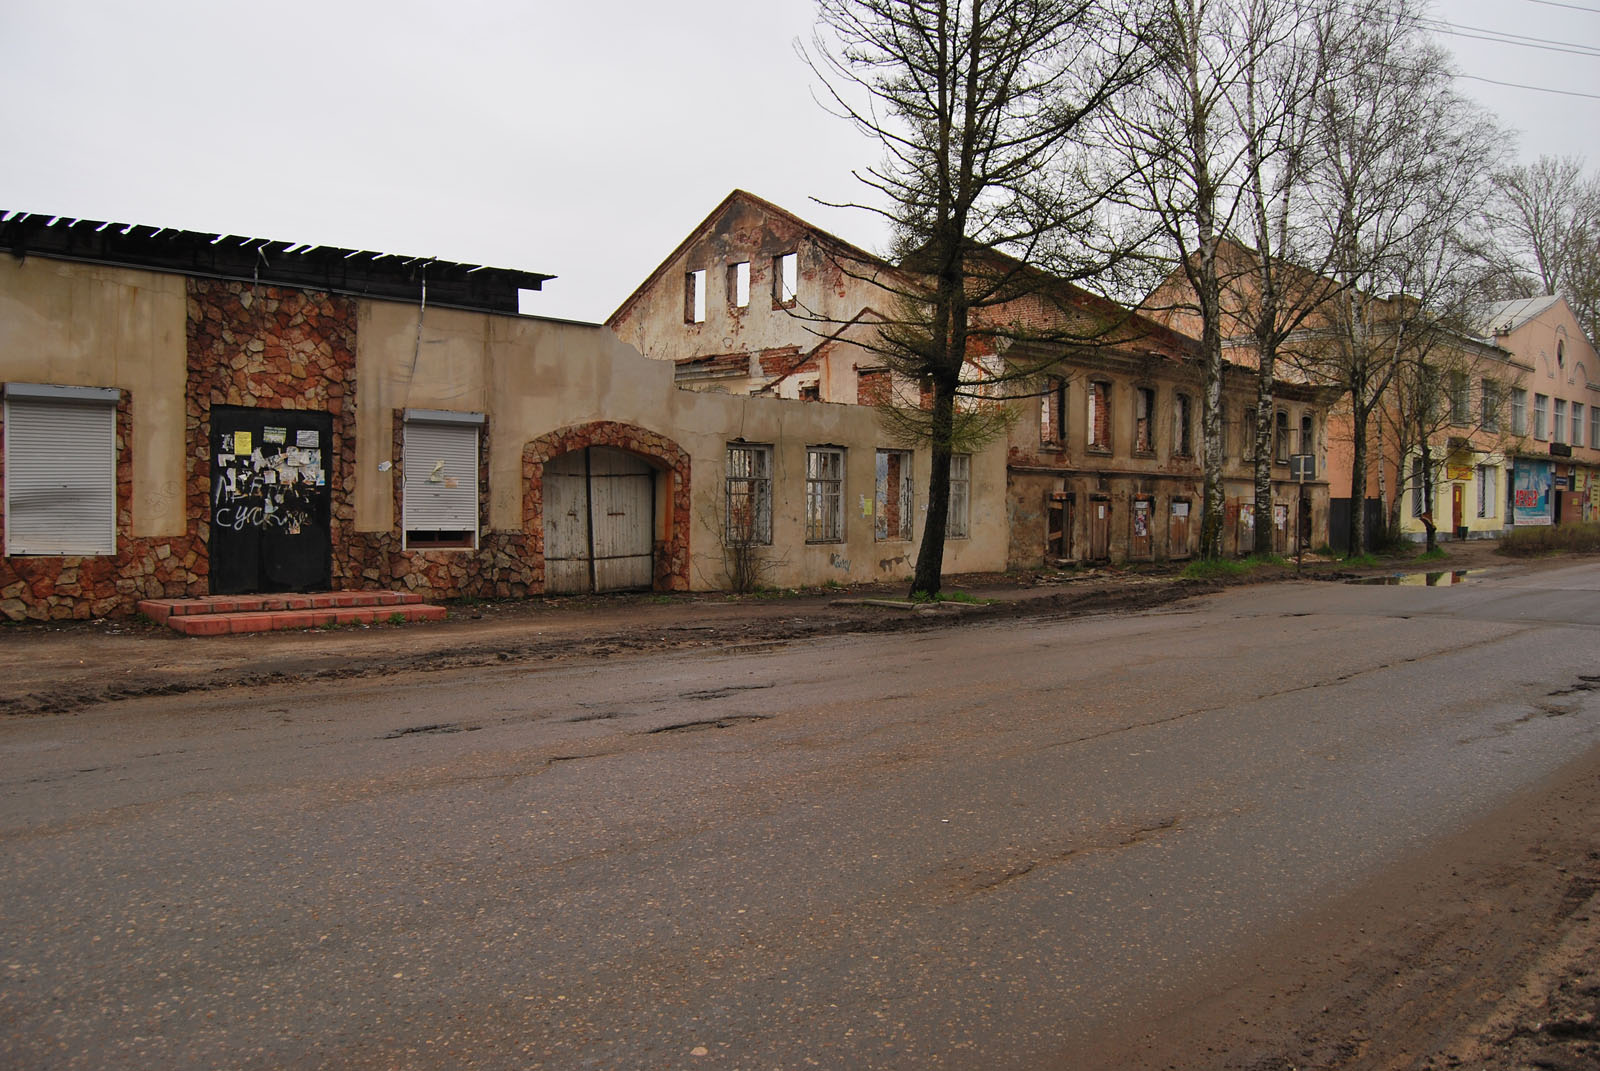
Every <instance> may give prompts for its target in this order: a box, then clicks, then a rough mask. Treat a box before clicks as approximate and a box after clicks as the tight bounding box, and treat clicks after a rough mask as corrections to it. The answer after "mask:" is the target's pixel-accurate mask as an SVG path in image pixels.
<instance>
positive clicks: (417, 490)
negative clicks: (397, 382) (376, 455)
mask: <svg viewBox="0 0 1600 1071" xmlns="http://www.w3.org/2000/svg"><path fill="white" fill-rule="evenodd" d="M404 420H405V427H404V430H403V433H402V439H401V449H402V451H403V453H402V454H401V461H400V474H401V479H402V482H401V487H400V513H401V525H402V530H403V531H404V532H405V546H406V548H407V549H417V548H425V547H456V548H469V547H476V546H477V545H478V437H479V436H480V435H481V434H482V430H483V424H484V417H483V414H482V413H457V412H451V411H448V410H437V409H407V410H406V411H405V413H404Z"/></svg>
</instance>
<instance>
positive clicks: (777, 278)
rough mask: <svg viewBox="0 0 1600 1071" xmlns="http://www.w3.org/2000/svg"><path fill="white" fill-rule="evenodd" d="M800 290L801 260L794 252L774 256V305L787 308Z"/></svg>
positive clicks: (774, 306)
mask: <svg viewBox="0 0 1600 1071" xmlns="http://www.w3.org/2000/svg"><path fill="white" fill-rule="evenodd" d="M799 292H800V262H799V258H798V257H797V256H796V255H795V254H794V253H780V254H779V255H777V256H775V257H773V258H772V307H773V308H775V309H786V308H788V307H789V306H790V305H793V304H794V300H795V295H796V294H798V293H799Z"/></svg>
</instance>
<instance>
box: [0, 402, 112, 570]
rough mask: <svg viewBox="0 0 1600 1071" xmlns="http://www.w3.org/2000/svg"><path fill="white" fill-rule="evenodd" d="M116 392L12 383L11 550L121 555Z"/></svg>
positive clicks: (8, 414) (8, 440) (8, 412)
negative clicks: (118, 528)
mask: <svg viewBox="0 0 1600 1071" xmlns="http://www.w3.org/2000/svg"><path fill="white" fill-rule="evenodd" d="M118 397H119V393H118V392H117V391H115V390H109V389H100V388H93V387H49V386H35V385H33V384H23V383H8V384H6V403H5V421H6V430H5V452H6V453H5V460H6V467H5V477H6V478H5V484H6V496H5V498H6V501H5V507H6V516H5V526H6V553H7V554H38V555H92V554H115V553H116V549H117V458H116V428H117V408H116V402H117V399H118Z"/></svg>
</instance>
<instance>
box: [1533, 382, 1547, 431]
mask: <svg viewBox="0 0 1600 1071" xmlns="http://www.w3.org/2000/svg"><path fill="white" fill-rule="evenodd" d="M1549 413H1550V396H1549V395H1548V394H1535V395H1534V396H1533V437H1534V438H1535V439H1537V440H1539V441H1540V442H1546V441H1548V439H1549V437H1550V436H1549V431H1550V425H1549Z"/></svg>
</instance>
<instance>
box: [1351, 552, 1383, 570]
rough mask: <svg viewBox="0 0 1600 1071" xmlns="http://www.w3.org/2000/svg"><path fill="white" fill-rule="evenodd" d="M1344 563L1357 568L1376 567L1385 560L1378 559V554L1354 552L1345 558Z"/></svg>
mask: <svg viewBox="0 0 1600 1071" xmlns="http://www.w3.org/2000/svg"><path fill="white" fill-rule="evenodd" d="M1344 564H1346V565H1349V566H1352V567H1354V568H1357V569H1376V568H1377V567H1378V566H1380V565H1382V564H1383V562H1381V561H1379V560H1378V556H1377V555H1376V554H1352V555H1350V557H1348V558H1346V559H1345V560H1344Z"/></svg>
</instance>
